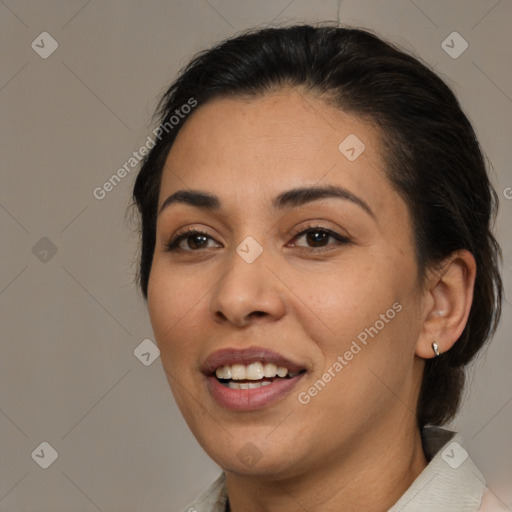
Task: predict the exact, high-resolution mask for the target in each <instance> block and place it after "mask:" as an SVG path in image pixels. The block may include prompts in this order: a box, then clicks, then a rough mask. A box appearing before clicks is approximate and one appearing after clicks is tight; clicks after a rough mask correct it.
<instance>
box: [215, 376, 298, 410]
mask: <svg viewBox="0 0 512 512" xmlns="http://www.w3.org/2000/svg"><path fill="white" fill-rule="evenodd" d="M304 375H305V373H300V374H299V375H297V376H296V377H292V378H291V379H275V380H274V381H273V382H272V384H270V385H269V386H261V387H259V388H255V389H231V388H228V387H227V386H224V384H221V383H220V382H219V381H218V380H217V378H216V377H215V376H211V377H208V390H209V391H210V394H211V395H212V397H213V399H214V400H215V401H216V402H217V403H218V404H219V405H221V406H222V407H225V408H226V409H231V410H233V411H254V410H256V409H262V408H263V407H268V406H270V405H272V404H274V403H276V402H278V401H279V400H281V399H283V398H284V397H285V396H286V395H288V394H289V393H290V392H291V391H292V390H293V388H294V387H295V386H296V385H297V383H298V382H299V381H300V380H301V379H302V377H303V376H304Z"/></svg>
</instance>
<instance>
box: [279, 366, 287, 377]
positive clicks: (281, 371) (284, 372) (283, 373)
mask: <svg viewBox="0 0 512 512" xmlns="http://www.w3.org/2000/svg"><path fill="white" fill-rule="evenodd" d="M287 375H288V368H283V367H282V366H280V367H279V368H278V369H277V376H278V377H286V376H287Z"/></svg>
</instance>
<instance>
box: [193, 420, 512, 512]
mask: <svg viewBox="0 0 512 512" xmlns="http://www.w3.org/2000/svg"><path fill="white" fill-rule="evenodd" d="M422 442H423V451H424V452H425V456H426V457H427V460H429V463H428V465H427V467H426V468H425V469H424V470H423V471H422V472H421V473H420V474H419V475H418V477H417V478H416V479H415V480H414V482H413V483H412V484H411V486H410V487H409V488H408V489H407V491H405V493H404V494H403V495H402V497H401V498H400V499H399V500H398V501H397V502H396V503H395V504H394V505H393V506H392V507H391V508H390V509H389V510H388V512H459V511H460V512H499V511H502V510H507V509H506V508H504V507H503V508H502V506H501V505H500V504H499V500H498V499H497V498H496V497H495V496H493V494H492V493H491V492H490V491H489V490H488V489H487V488H486V483H485V479H484V477H483V476H482V473H480V471H479V470H478V468H477V467H476V466H475V465H474V464H473V462H472V461H471V459H470V458H469V456H468V453H467V452H466V450H465V449H464V448H463V446H462V440H461V437H460V435H459V434H457V433H455V432H451V431H449V430H445V429H442V428H439V427H425V428H424V429H423V431H422ZM482 499H483V500H482ZM226 503H227V493H226V486H225V474H224V473H222V474H221V475H220V476H219V478H218V479H217V480H215V482H213V484H212V485H211V486H210V487H209V488H208V489H207V490H206V491H205V492H204V493H203V494H202V495H201V496H200V497H199V498H198V499H197V500H196V501H195V502H194V503H193V504H192V505H190V506H189V507H187V508H185V509H184V510H183V512H225V511H226Z"/></svg>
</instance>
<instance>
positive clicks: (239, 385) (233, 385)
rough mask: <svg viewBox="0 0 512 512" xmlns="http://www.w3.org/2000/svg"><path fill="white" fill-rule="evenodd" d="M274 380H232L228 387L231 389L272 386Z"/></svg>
mask: <svg viewBox="0 0 512 512" xmlns="http://www.w3.org/2000/svg"><path fill="white" fill-rule="evenodd" d="M270 384H272V382H270V381H268V380H263V381H261V382H234V381H232V380H230V381H229V382H228V388H230V389H256V388H262V387H263V386H270Z"/></svg>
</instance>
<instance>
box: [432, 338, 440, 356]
mask: <svg viewBox="0 0 512 512" xmlns="http://www.w3.org/2000/svg"><path fill="white" fill-rule="evenodd" d="M432 349H433V350H434V354H435V355H436V357H438V356H440V355H441V352H439V346H438V344H437V343H436V342H435V341H434V342H433V343H432Z"/></svg>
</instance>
